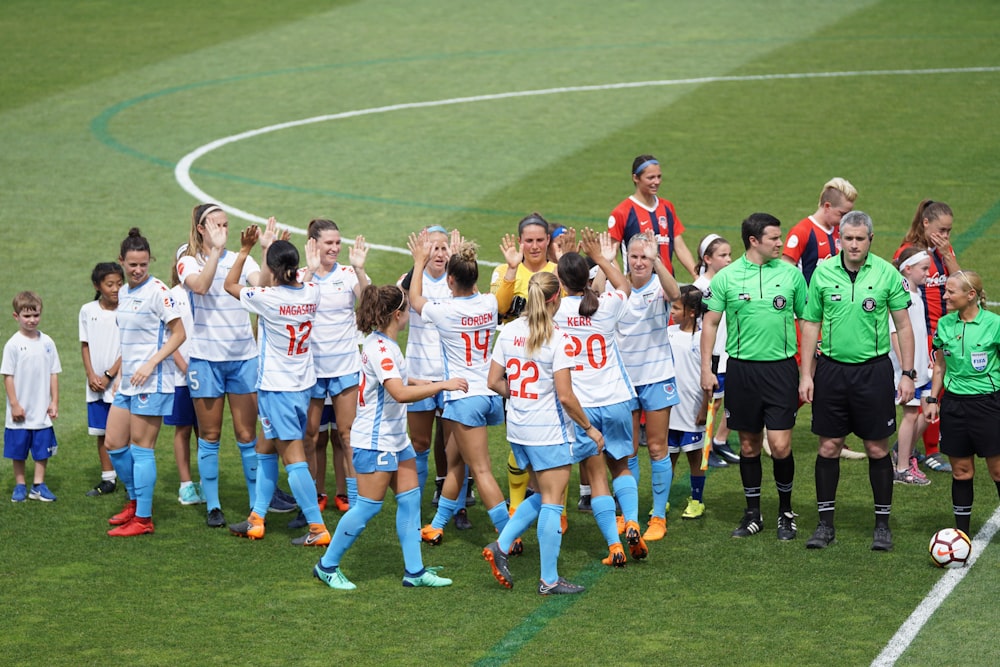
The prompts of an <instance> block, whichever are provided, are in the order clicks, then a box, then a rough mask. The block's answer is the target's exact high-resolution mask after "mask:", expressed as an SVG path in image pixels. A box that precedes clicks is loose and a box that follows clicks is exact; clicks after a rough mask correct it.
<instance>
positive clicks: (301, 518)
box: [288, 510, 309, 530]
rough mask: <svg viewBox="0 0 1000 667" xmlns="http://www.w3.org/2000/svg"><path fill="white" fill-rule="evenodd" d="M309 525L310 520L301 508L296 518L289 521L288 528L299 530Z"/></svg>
mask: <svg viewBox="0 0 1000 667" xmlns="http://www.w3.org/2000/svg"><path fill="white" fill-rule="evenodd" d="M308 525H309V521H308V520H307V519H306V515H305V514H304V513H303V512H302V510H299V513H298V514H297V515H296V516H295V518H294V519H292V520H291V521H289V522H288V529H289V530H299V529H300V528H305V527H306V526H308Z"/></svg>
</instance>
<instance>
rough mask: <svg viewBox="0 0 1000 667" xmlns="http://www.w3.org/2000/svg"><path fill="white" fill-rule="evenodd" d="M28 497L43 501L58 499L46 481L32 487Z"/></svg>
mask: <svg viewBox="0 0 1000 667" xmlns="http://www.w3.org/2000/svg"><path fill="white" fill-rule="evenodd" d="M28 498H30V499H31V500H40V501H42V502H43V503H51V502H53V501H54V500H55V499H56V495H55V494H54V493H52V491H50V490H49V487H47V486H45V482H42V483H41V484H35V485H33V486H32V487H31V491H30V492H29V493H28Z"/></svg>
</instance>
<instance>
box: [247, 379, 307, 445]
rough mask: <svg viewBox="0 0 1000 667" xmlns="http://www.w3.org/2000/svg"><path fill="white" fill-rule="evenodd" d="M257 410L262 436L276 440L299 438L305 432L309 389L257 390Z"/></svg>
mask: <svg viewBox="0 0 1000 667" xmlns="http://www.w3.org/2000/svg"><path fill="white" fill-rule="evenodd" d="M257 410H258V412H260V425H261V428H262V429H263V430H264V437H266V438H270V439H272V440H273V439H277V440H301V439H302V438H303V437H304V435H305V432H306V413H307V412H308V410H309V390H308V389H303V390H302V391H268V390H266V389H261V390H260V391H259V392H257Z"/></svg>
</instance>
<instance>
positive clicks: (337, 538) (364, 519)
mask: <svg viewBox="0 0 1000 667" xmlns="http://www.w3.org/2000/svg"><path fill="white" fill-rule="evenodd" d="M380 511H382V501H381V500H379V501H376V500H370V499H368V498H365V497H364V496H358V500H357V502H356V503H355V504H353V505H351V509H349V510H347V512H345V513H344V516H342V517H340V521H339V522H338V523H337V528H336V529H335V530H334V531H333V539H332V540H331V541H330V546H328V547H327V548H326V553H324V554H323V558H321V559H320V563H321V564H322V565H323V567H326V568H331V567H337V566H338V565H340V559H341V558H342V557H343V556H344V553H345V552H346V551H347V550H348V549H350V548H351V545H352V544H354V540H356V539H358V536H360V535H361V533H363V532H365V526H367V525H368V522H369V521H371V520H372V518H373V517H374V516H375V515H376V514H378V513H379V512H380Z"/></svg>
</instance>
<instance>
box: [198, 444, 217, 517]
mask: <svg viewBox="0 0 1000 667" xmlns="http://www.w3.org/2000/svg"><path fill="white" fill-rule="evenodd" d="M198 474H200V475H201V491H202V493H204V494H205V509H206V510H208V511H209V512H211V511H212V510H214V509H221V508H222V505H221V504H220V503H219V443H218V442H207V441H205V440H202V439H201V438H198Z"/></svg>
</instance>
